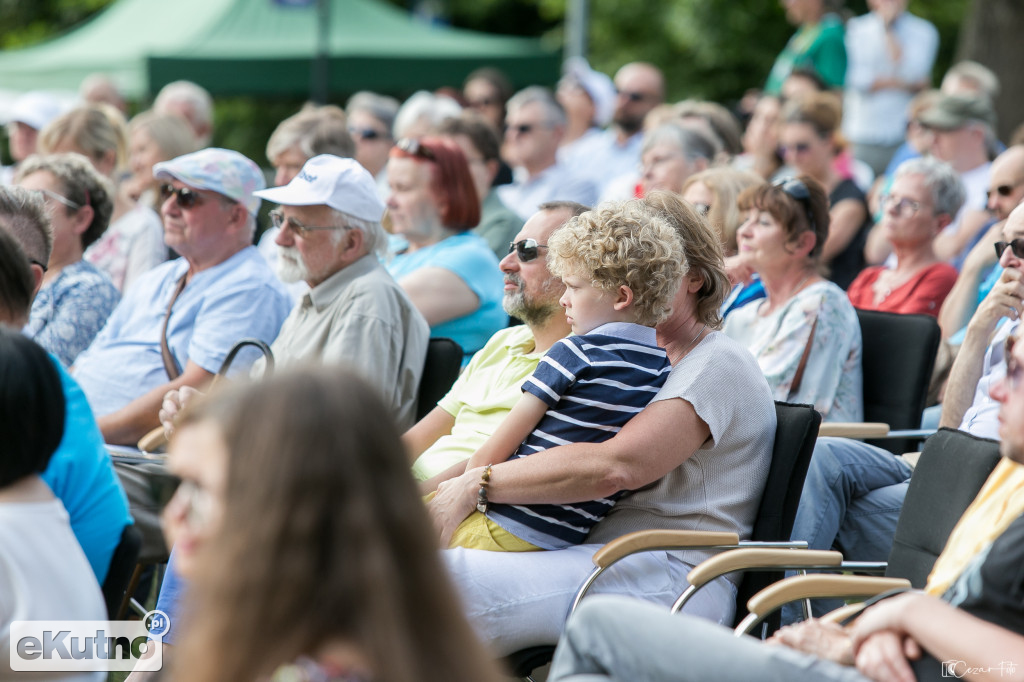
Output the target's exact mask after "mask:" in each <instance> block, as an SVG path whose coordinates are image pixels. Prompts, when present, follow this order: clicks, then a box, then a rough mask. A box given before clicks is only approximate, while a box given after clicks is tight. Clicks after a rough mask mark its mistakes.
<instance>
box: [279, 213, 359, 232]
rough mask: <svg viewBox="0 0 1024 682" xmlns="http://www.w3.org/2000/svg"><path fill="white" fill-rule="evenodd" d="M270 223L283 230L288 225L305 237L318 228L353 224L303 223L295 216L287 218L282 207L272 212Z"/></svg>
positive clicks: (339, 228) (341, 227)
mask: <svg viewBox="0 0 1024 682" xmlns="http://www.w3.org/2000/svg"><path fill="white" fill-rule="evenodd" d="M270 224H271V225H273V226H274V227H276V228H278V229H281V230H283V229H285V226H287V227H288V228H289V229H291V231H292V232H294V233H295V234H297V235H298V236H300V237H302V238H303V239H308V238H309V235H310V234H312V233H313V232H315V231H316V230H347V229H349V228H351V225H303V224H302V223H300V222H299V221H298V220H296V219H295V218H286V217H285V215H284V213H282V212H281V210H280V209H275V210H273V211H271V212H270Z"/></svg>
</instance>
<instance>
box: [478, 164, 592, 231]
mask: <svg viewBox="0 0 1024 682" xmlns="http://www.w3.org/2000/svg"><path fill="white" fill-rule="evenodd" d="M513 177H514V178H515V181H514V182H513V183H512V184H511V185H502V186H501V187H498V188H497V189H496V190H495V191H496V192H497V193H498V198H499V199H501V201H502V202H503V203H504V204H505V205H506V206H508V207H509V208H510V209H512V210H513V211H514V212H515V213H516V215H518V216H519V217H520V218H522V219H523V220H529V219H530V216H532V215H533V214H534V213H536V212H537V207H538V206H540V205H541V204H543V203H544V202H545V201H576V202H579V203H581V204H583V205H584V206H593V205H594V202H595V201H597V187H596V186H595V185H594V183H593V182H591V181H590V180H587V179H586V178H583V177H581V176H578V175H576V174H575V173H573V172H572V171H570V170H569V168H568V167H566V166H565V165H564V164H562V163H555V164H554V165H553V166H548V167H547V168H545V169H544V170H542V171H541V172H540V173H537V174H536V175H534V176H532V177H526V172H525V171H524V170H523V169H522V168H517V169H516V170H515V171H514V172H513Z"/></svg>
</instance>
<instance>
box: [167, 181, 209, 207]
mask: <svg viewBox="0 0 1024 682" xmlns="http://www.w3.org/2000/svg"><path fill="white" fill-rule="evenodd" d="M171 196H174V200H175V203H177V204H178V208H183V209H185V210H188V209H190V208H195V207H196V206H197V205H201V204H202V203H203V198H202V197H201V196H199V192H197V191H195V190H194V189H189V188H188V187H179V188H177V189H175V188H174V185H172V184H170V183H165V184H163V185H160V202H161V203H163V202H165V201H167V200H168V199H170V198H171Z"/></svg>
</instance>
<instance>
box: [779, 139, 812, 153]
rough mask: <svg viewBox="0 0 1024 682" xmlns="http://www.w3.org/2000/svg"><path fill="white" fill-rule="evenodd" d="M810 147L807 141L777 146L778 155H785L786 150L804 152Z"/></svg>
mask: <svg viewBox="0 0 1024 682" xmlns="http://www.w3.org/2000/svg"><path fill="white" fill-rule="evenodd" d="M810 149H811V145H810V144H809V143H807V142H797V143H796V144H791V145H788V146H787V145H782V146H781V147H779V155H780V156H785V155H786V152H788V151H789V150H793V153H794V154H806V153H807V152H808V151H809V150H810Z"/></svg>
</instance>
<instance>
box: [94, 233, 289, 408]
mask: <svg viewBox="0 0 1024 682" xmlns="http://www.w3.org/2000/svg"><path fill="white" fill-rule="evenodd" d="M187 270H188V262H186V261H185V259H183V258H180V259H178V260H174V261H170V262H168V263H164V264H162V265H159V266H157V267H156V268H154V269H153V270H150V271H149V272H147V273H146V274H145V275H143V276H141V277H140V278H139V279H138V280H137V281H136V282H135V283H134V284H133V285H132V287H131V288H130V289H129V290H128V292H127V293H126V295H125V297H124V298H123V299H122V300H121V303H120V304H119V305H118V306H117V308H115V309H114V312H113V314H111V316H110V319H109V320H108V321H107V324H106V326H105V327H103V330H102V331H101V332H100V333H99V336H97V337H96V340H95V341H94V342H93V343H92V345H91V346H89V348H88V349H86V351H85V352H83V353H82V354H81V355H80V356H78V361H77V362H76V363H75V379H77V380H78V383H79V384H81V386H82V389H83V390H84V391H85V395H86V396H87V397H88V398H89V405H91V406H92V410H93V412H94V413H95V414H96V416H98V417H102V416H104V415H107V414H110V413H111V412H116V411H117V410H120V409H121V408H123V407H124V406H125V405H127V404H128V403H130V402H132V401H133V400H135V399H136V398H138V397H139V396H141V395H143V394H145V393H147V392H148V391H150V390H152V389H154V388H157V387H158V386H161V385H163V384H166V383H167V382H168V381H169V378H168V376H167V371H166V370H165V369H164V363H163V359H162V357H161V355H160V330H161V328H162V326H163V322H164V316H165V314H166V312H167V304H168V303H169V302H170V300H171V297H172V296H173V295H174V290H175V289H176V288H177V285H178V280H180V279H181V277H182V275H184V274H185V272H186V271H187ZM290 307H291V299H290V297H289V295H288V292H287V291H286V290H285V288H284V285H283V284H281V282H280V280H278V279H277V277H276V276H275V275H274V273H273V272H271V270H270V268H269V267H267V264H266V261H264V260H263V257H262V256H261V255H260V254H259V252H258V251H257V250H256V248H255V247H253V246H249V247H246V248H244V249H242V250H241V251H239V252H238V253H236V254H235V255H233V256H231V257H230V258H228V259H227V260H226V261H224V262H223V263H220V264H218V265H215V266H214V267H212V268H209V269H207V270H203V271H201V272H198V273H196V274H195V276H193V277H192V280H191V281H190V282H189V283H188V286H186V287H185V289H184V290H183V291H182V292H181V295H180V296H178V299H177V301H175V303H174V309H173V310H172V311H171V317H170V320H169V323H168V327H167V339H168V346H169V347H170V350H171V354H172V355H173V356H174V358H175V360H176V361H177V363H178V366H179V368H181V369H182V370H184V369H185V365H186V364H187V363H188V362H189V361H190V360H191V361H192V362H194V363H196V364H197V365H199V366H200V367H202V368H203V369H205V370H206V371H208V372H211V373H212V372H216V371H217V370H218V369H220V365H221V363H222V362H223V361H224V357H225V356H226V355H227V353H228V351H229V350H230V349H231V346H232V345H234V343H235V342H237V341H239V340H240V339H244V338H257V339H260V340H262V341H264V342H265V343H267V344H270V343H272V342H273V341H274V339H275V338H277V333H278V331H279V330H280V329H281V323H282V322H284V319H285V318H286V317H287V316H288V312H289V309H290ZM257 357H259V352H258V351H255V350H253V351H252V352H251V354H249V353H242V354H240V355H239V357H238V358H237V360H236V362H235V364H234V366H233V367H232V372H233V373H235V372H238V371H243V370H245V369H247V368H248V366H249V365H251V364H252V362H253V361H255V359H256V358H257Z"/></svg>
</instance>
